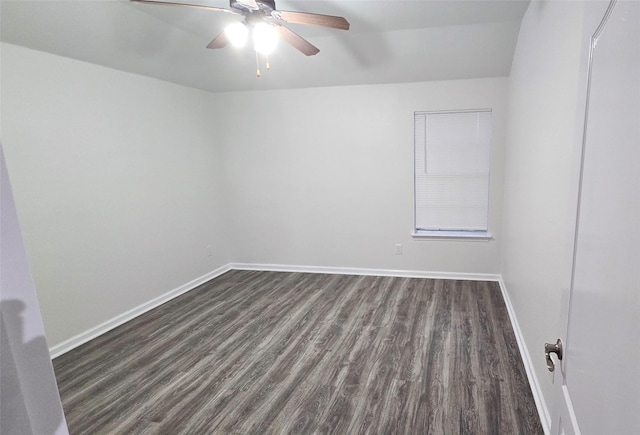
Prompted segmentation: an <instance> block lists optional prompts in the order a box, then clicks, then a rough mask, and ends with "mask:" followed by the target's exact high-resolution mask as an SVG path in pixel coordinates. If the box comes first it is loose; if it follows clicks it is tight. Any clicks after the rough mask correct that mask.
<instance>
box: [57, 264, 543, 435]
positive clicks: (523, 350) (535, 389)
mask: <svg viewBox="0 0 640 435" xmlns="http://www.w3.org/2000/svg"><path fill="white" fill-rule="evenodd" d="M229 270H259V271H272V272H302V273H324V274H336V275H367V276H395V277H406V278H430V279H455V280H472V281H497V282H498V283H499V285H500V290H501V292H502V297H503V299H504V303H505V305H506V307H507V312H508V313H509V319H510V320H511V325H512V327H513V331H514V333H515V336H516V341H517V343H518V348H519V349H520V355H521V357H522V362H523V364H524V368H525V371H526V373H527V378H528V380H529V385H530V386H531V392H532V394H533V399H534V401H535V404H536V408H537V410H538V414H539V416H540V421H541V423H542V427H543V429H544V433H545V434H546V435H549V434H550V429H551V417H550V414H549V409H548V408H547V404H546V402H545V400H544V397H543V395H542V391H541V389H540V383H539V382H538V378H537V376H536V374H535V371H534V369H533V361H532V360H531V356H530V354H529V351H528V349H527V345H526V343H525V341H524V337H523V335H522V331H521V329H520V325H519V324H518V320H517V318H516V315H515V311H514V309H513V305H512V304H511V299H510V298H509V293H508V291H507V288H506V286H505V284H504V281H503V279H502V275H500V274H494V273H461V272H433V271H418V270H394V269H365V268H352V267H327V266H302V265H284V264H258V263H229V264H226V265H225V266H222V267H220V268H218V269H216V270H214V271H212V272H209V273H207V274H205V275H203V276H201V277H199V278H196V279H194V280H192V281H190V282H188V283H186V284H184V285H182V286H180V287H178V288H176V289H174V290H171V291H169V292H167V293H165V294H164V295H161V296H158V297H157V298H154V299H152V300H150V301H149V302H146V303H144V304H142V305H139V306H137V307H135V308H133V309H131V310H129V311H127V312H125V313H123V314H120V315H118V316H116V317H114V318H113V319H111V320H108V321H106V322H104V323H101V324H100V325H97V326H95V327H93V328H91V329H89V330H88V331H85V332H83V333H81V334H78V335H76V336H75V337H71V338H70V339H68V340H65V341H63V342H62V343H60V344H57V345H55V346H53V347H51V348H50V349H49V353H50V354H51V358H52V359H53V358H56V357H58V356H60V355H62V354H64V353H66V352H69V351H70V350H72V349H74V348H76V347H78V346H80V345H82V344H84V343H86V342H88V341H90V340H92V339H94V338H96V337H98V336H100V335H102V334H104V333H106V332H108V331H110V330H112V329H114V328H116V327H118V326H120V325H122V324H123V323H125V322H128V321H129V320H132V319H134V318H136V317H137V316H139V315H141V314H144V313H146V312H147V311H149V310H152V309H153V308H156V307H158V306H160V305H162V304H164V303H165V302H168V301H170V300H171V299H174V298H176V297H178V296H180V295H182V294H184V293H187V292H188V291H190V290H193V289H194V288H196V287H198V286H200V285H202V284H204V283H205V282H207V281H209V280H212V279H214V278H216V277H218V276H220V275H222V274H223V273H225V272H228V271H229Z"/></svg>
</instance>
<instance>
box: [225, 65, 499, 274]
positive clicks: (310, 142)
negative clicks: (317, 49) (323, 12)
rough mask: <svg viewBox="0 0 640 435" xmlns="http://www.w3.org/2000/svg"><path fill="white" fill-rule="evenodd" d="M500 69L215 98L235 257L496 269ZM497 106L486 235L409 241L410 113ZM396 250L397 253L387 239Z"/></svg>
mask: <svg viewBox="0 0 640 435" xmlns="http://www.w3.org/2000/svg"><path fill="white" fill-rule="evenodd" d="M506 93H507V80H506V78H496V79H478V80H460V81H442V82H428V83H427V82H425V83H413V84H397V85H377V86H376V85H373V86H348V87H334V88H318V89H299V90H282V91H265V92H253V93H252V92H246V93H229V94H219V95H216V96H215V100H216V102H217V104H218V105H219V108H220V109H219V110H218V112H223V111H226V114H227V116H226V118H225V121H224V123H223V124H224V125H221V130H220V131H219V133H220V134H221V136H220V140H221V141H222V142H224V143H225V153H226V154H225V158H224V161H225V171H226V172H225V175H226V185H227V188H228V191H227V193H228V196H227V199H228V201H229V202H228V208H229V210H231V213H232V215H231V217H230V220H229V223H230V234H231V239H230V251H231V258H232V259H233V260H234V261H236V262H241V263H267V264H285V265H310V266H325V267H357V268H377V269H398V270H417V271H438V272H469V273H498V272H499V268H500V242H501V240H500V235H501V217H502V179H503V173H502V170H503V146H504V134H505V118H506V107H505V106H506ZM485 107H491V108H493V110H494V112H493V113H494V132H493V148H492V151H493V154H492V174H491V175H492V178H491V215H490V231H491V232H492V233H493V236H494V237H495V239H494V240H492V241H489V242H477V241H476V242H469V241H434V240H414V239H412V238H411V236H410V234H411V232H412V229H413V112H414V111H419V110H447V109H468V108H485ZM397 243H400V244H402V245H403V251H404V252H403V255H396V254H395V247H394V246H395V244H397Z"/></svg>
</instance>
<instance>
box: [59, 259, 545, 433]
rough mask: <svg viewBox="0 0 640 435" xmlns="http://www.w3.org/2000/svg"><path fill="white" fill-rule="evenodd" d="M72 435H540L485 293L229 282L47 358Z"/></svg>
mask: <svg viewBox="0 0 640 435" xmlns="http://www.w3.org/2000/svg"><path fill="white" fill-rule="evenodd" d="M54 368H55V371H56V378H57V380H58V386H59V389H60V394H61V397H62V401H63V407H64V409H65V414H66V417H67V423H68V425H69V429H70V433H71V434H72V435H75V434H218V433H220V434H250V433H256V434H265V433H273V434H276V433H277V434H281V433H296V434H297V433H304V434H306V433H335V434H378V433H397V434H501V433H508V434H527V435H529V434H541V433H543V431H542V427H541V425H540V422H539V419H538V416H537V412H536V408H535V404H534V402H533V398H532V395H531V391H530V388H529V385H528V383H527V378H526V374H525V371H524V367H523V365H522V361H521V359H520V354H519V351H518V347H517V344H516V341H515V336H514V333H513V331H512V329H511V326H510V323H509V317H508V313H507V312H506V307H505V306H504V302H503V300H502V296H501V293H500V289H499V287H498V285H497V283H493V282H474V281H451V280H429V279H415V278H394V277H372V276H348V275H320V274H304V273H279V272H256V271H230V272H228V273H226V274H224V275H222V276H220V277H218V278H216V279H214V280H212V281H210V282H208V283H206V284H204V285H203V286H201V287H200V288H198V289H195V290H192V291H191V292H189V293H186V294H184V295H182V296H180V297H178V298H176V299H174V300H172V301H170V302H167V303H166V304H164V305H162V306H160V307H158V308H156V309H154V310H152V311H149V312H148V313H145V314H144V315H142V316H140V317H138V318H136V319H134V320H132V321H130V322H128V323H126V324H124V325H122V326H120V327H118V328H116V329H114V330H113V331H110V332H108V333H107V334H104V335H102V336H100V337H98V338H97V339H95V340H92V341H91V342H89V343H87V344H85V345H83V346H81V347H79V348H77V349H74V350H73V351H71V352H69V353H67V354H65V355H63V356H61V357H58V358H56V359H55V360H54Z"/></svg>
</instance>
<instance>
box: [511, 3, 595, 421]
mask: <svg viewBox="0 0 640 435" xmlns="http://www.w3.org/2000/svg"><path fill="white" fill-rule="evenodd" d="M581 53H582V4H581V3H580V2H554V1H550V2H546V1H544V2H542V1H541V2H538V1H536V2H532V3H531V5H530V6H529V9H528V10H527V13H526V15H525V17H524V20H523V23H522V27H521V29H520V36H519V39H518V45H517V47H516V52H515V56H514V60H513V65H512V68H511V75H510V78H509V116H508V120H507V122H508V128H507V139H506V143H507V146H506V158H505V194H504V219H503V238H504V241H503V246H502V275H503V279H504V282H505V285H506V287H507V290H508V292H509V295H510V299H511V302H512V304H513V306H514V309H515V312H516V316H517V319H518V322H519V324H520V327H521V329H522V333H523V336H524V339H525V342H526V345H527V348H528V349H529V352H530V353H531V356H532V358H533V363H534V370H535V373H536V375H537V377H538V380H539V381H540V385H541V387H542V393H543V397H544V399H545V402H546V403H547V406H548V407H549V408H551V407H552V406H553V403H552V391H553V390H552V375H551V374H550V373H549V372H548V371H547V369H546V365H545V360H544V357H543V345H544V343H545V342H555V339H556V338H557V337H558V334H560V333H561V331H563V330H564V328H565V325H564V322H566V317H565V318H563V315H564V312H563V307H564V304H565V302H566V301H563V300H562V296H563V290H564V289H566V288H567V286H568V284H569V282H570V272H571V270H570V261H569V260H570V257H571V255H570V254H571V249H572V235H573V234H572V231H571V228H572V227H573V226H574V225H575V206H576V193H577V190H576V188H577V183H576V168H577V162H578V161H577V149H578V147H579V142H580V134H579V133H580V125H581V123H582V120H583V116H584V106H583V103H581V102H580V100H581V98H583V97H584V91H583V90H581V85H583V84H584V82H583V80H581V74H580V70H581V68H580V64H581ZM582 101H584V100H582ZM581 104H582V105H581Z"/></svg>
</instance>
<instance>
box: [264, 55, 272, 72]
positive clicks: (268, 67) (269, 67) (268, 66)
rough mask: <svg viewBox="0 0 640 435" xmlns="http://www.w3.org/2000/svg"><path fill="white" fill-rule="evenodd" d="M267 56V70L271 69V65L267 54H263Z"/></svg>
mask: <svg viewBox="0 0 640 435" xmlns="http://www.w3.org/2000/svg"><path fill="white" fill-rule="evenodd" d="M265 57H266V58H267V71H268V70H270V69H271V65H269V55H268V54H267V55H266V56H265Z"/></svg>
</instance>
